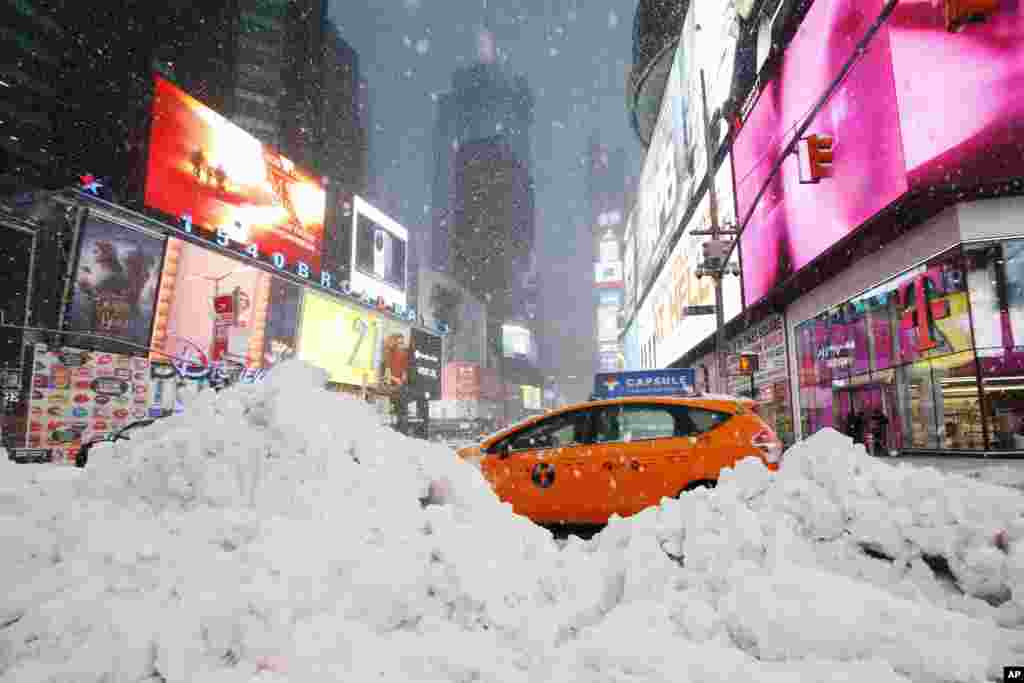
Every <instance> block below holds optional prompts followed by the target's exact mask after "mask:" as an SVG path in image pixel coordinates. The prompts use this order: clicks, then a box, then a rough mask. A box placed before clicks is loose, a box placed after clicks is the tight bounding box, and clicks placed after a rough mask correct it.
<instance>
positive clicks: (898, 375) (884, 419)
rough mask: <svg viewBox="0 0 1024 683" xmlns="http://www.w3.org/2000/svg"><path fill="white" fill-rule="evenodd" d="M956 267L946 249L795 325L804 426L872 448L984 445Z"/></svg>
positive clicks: (960, 272)
mask: <svg viewBox="0 0 1024 683" xmlns="http://www.w3.org/2000/svg"><path fill="white" fill-rule="evenodd" d="M964 271H965V269H964V267H963V261H962V259H961V257H960V253H959V251H958V250H953V251H951V252H949V253H947V254H945V255H943V256H942V257H940V258H937V259H935V260H934V261H932V262H931V263H929V264H927V265H925V266H921V267H919V268H916V269H913V270H911V271H908V272H906V273H903V274H901V275H900V276H898V277H897V278H894V279H893V280H891V281H890V282H887V283H885V284H883V285H880V286H879V287H877V288H875V289H873V290H871V291H869V292H866V293H864V294H863V295H861V296H860V297H857V298H855V299H853V300H851V301H849V302H846V303H845V304H843V305H841V306H838V307H836V308H835V309H833V310H831V311H828V312H826V313H824V314H822V315H820V316H818V317H817V318H815V319H814V320H810V321H807V322H805V323H803V324H801V325H799V326H798V327H797V330H796V337H797V353H798V357H799V362H800V368H799V373H798V375H799V379H800V385H801V386H800V392H799V395H800V399H801V416H802V419H803V421H804V428H805V432H804V433H805V434H813V433H814V432H815V431H817V430H819V429H822V428H823V427H834V428H836V429H838V430H840V431H842V432H844V433H846V434H848V435H849V436H852V437H853V438H855V439H856V440H857V441H858V442H861V443H864V445H865V446H866V447H867V448H868V449H869V450H870V451H872V452H875V453H878V454H884V453H891V452H894V451H898V450H901V449H904V448H922V449H945V448H979V449H980V448H984V447H985V443H984V430H983V428H982V424H981V409H980V406H981V402H980V400H979V396H978V389H977V381H976V367H975V360H974V353H973V348H972V347H973V335H972V329H971V308H970V303H969V300H968V294H967V290H968V287H967V278H965V277H964ZM974 277H975V276H974V275H973V274H972V275H971V278H974ZM1022 279H1024V269H1022ZM972 282H973V279H972ZM1022 290H1024V288H1022ZM1022 360H1024V358H1022ZM1022 365H1024V364H1022ZM1021 374H1022V376H1024V370H1022V373H1021ZM1022 417H1024V415H1022Z"/></svg>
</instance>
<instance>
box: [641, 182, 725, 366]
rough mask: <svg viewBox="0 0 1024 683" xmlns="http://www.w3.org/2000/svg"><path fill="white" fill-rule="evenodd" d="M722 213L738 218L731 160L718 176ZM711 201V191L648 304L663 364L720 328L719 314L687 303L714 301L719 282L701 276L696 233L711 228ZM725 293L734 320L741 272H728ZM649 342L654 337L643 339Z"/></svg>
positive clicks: (710, 303) (701, 238) (700, 239)
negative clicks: (690, 309) (691, 311)
mask: <svg viewBox="0 0 1024 683" xmlns="http://www.w3.org/2000/svg"><path fill="white" fill-rule="evenodd" d="M715 191H716V196H717V198H718V205H719V216H720V218H721V219H722V220H724V221H729V220H731V219H732V218H733V215H734V212H733V208H732V207H733V201H732V172H731V169H730V168H729V164H728V163H725V164H723V165H722V166H721V168H720V169H719V171H718V174H717V175H716V178H715ZM710 224H711V211H710V200H709V197H708V196H707V195H705V196H704V197H703V198H702V199H701V201H700V204H698V205H697V210H696V211H695V212H694V214H693V216H692V217H691V218H690V222H689V223H688V224H687V225H686V230H685V231H684V233H683V236H682V237H681V238H680V240H679V242H678V243H677V244H676V246H675V249H674V250H673V251H672V253H671V255H670V256H669V259H668V261H667V263H666V264H665V267H664V268H663V269H662V271H661V272H660V273H659V274H658V279H657V280H655V282H654V286H653V287H652V288H651V294H650V296H649V297H648V298H647V302H646V303H645V308H647V307H648V306H649V310H650V311H651V312H652V314H653V316H652V317H653V329H652V330H651V334H652V335H653V338H654V349H655V358H656V361H657V364H658V366H659V367H662V366H665V365H668V364H671V363H674V362H675V361H677V360H679V358H680V357H681V356H682V355H683V354H684V353H686V352H687V351H689V350H690V349H692V348H693V347H694V346H696V345H697V344H699V343H700V342H701V341H703V340H704V339H705V338H706V337H708V336H709V335H710V334H712V333H713V332H714V330H715V325H716V316H714V315H687V314H686V308H687V306H714V305H715V285H714V280H712V279H711V278H709V277H705V278H698V277H697V275H696V268H697V265H698V264H699V263H700V261H701V258H702V244H703V243H704V242H705V240H707V239H708V238H707V237H704V236H699V235H698V236H693V235H692V234H691V233H692V232H694V231H705V230H708V229H709V228H710ZM722 297H723V302H724V304H725V320H726V322H728V321H729V320H731V319H732V318H733V317H735V316H736V315H738V314H739V312H740V310H741V308H742V306H741V304H742V302H741V298H740V281H739V278H738V277H734V276H726V277H725V278H724V279H723V280H722ZM640 341H641V342H648V343H649V338H641V340H640Z"/></svg>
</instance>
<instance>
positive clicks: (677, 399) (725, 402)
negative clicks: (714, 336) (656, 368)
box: [480, 393, 756, 448]
mask: <svg viewBox="0 0 1024 683" xmlns="http://www.w3.org/2000/svg"><path fill="white" fill-rule="evenodd" d="M635 403H670V404H677V405H687V406H695V407H699V408H707V409H709V410H719V411H722V412H726V413H732V412H735V411H736V410H737V409H739V407H740V405H742V406H744V407H749V406H753V405H755V404H756V401H753V400H752V399H749V398H746V397H743V396H730V395H728V394H704V393H701V394H693V395H685V396H684V395H677V396H621V397H618V398H603V399H596V400H591V401H583V402H581V403H572V404H570V405H566V406H562V407H561V408H554V409H552V410H549V411H547V412H546V413H544V414H542V415H535V416H533V417H531V418H529V419H526V420H523V421H522V422H517V423H515V424H514V425H510V426H508V427H505V428H504V429H502V430H500V431H498V432H495V433H494V434H491V435H490V436H488V437H487V438H486V439H484V440H483V441H482V442H481V443H480V446H481V448H490V447H491V445H493V444H494V443H496V442H497V441H500V440H501V439H503V438H504V437H506V436H508V435H509V434H511V433H512V432H515V431H519V430H520V429H523V428H524V427H528V426H530V425H532V424H534V423H537V422H540V421H541V420H545V419H547V418H549V417H553V416H555V415H560V414H562V413H570V412H572V411H574V410H583V409H586V408H596V407H600V406H610V405H628V404H635Z"/></svg>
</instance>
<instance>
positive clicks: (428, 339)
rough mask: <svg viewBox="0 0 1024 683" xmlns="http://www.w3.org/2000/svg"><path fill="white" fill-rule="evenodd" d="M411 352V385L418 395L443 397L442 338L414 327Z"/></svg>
mask: <svg viewBox="0 0 1024 683" xmlns="http://www.w3.org/2000/svg"><path fill="white" fill-rule="evenodd" d="M411 341H412V349H411V351H410V353H409V357H410V358H409V366H410V367H409V387H410V389H412V391H413V393H414V394H415V395H416V396H422V397H424V398H427V399H439V398H441V367H442V366H441V360H442V353H443V348H442V343H443V341H442V339H441V337H439V336H437V335H436V334H430V333H429V332H424V331H423V330H421V329H418V328H413V330H412V335H411Z"/></svg>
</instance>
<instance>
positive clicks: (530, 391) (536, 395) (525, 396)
mask: <svg viewBox="0 0 1024 683" xmlns="http://www.w3.org/2000/svg"><path fill="white" fill-rule="evenodd" d="M519 390H520V392H521V395H522V401H523V409H524V410H540V409H541V393H540V387H534V386H530V385H528V384H523V385H521V386H520V387H519Z"/></svg>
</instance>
